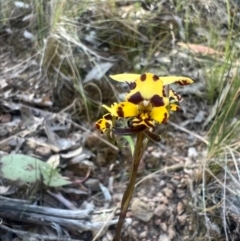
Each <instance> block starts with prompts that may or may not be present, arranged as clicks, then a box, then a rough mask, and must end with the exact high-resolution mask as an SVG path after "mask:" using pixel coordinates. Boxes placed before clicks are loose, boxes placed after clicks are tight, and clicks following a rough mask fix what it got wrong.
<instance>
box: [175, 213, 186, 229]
mask: <svg viewBox="0 0 240 241" xmlns="http://www.w3.org/2000/svg"><path fill="white" fill-rule="evenodd" d="M177 220H178V222H179V224H180V225H181V226H184V225H185V224H186V221H187V215H186V214H183V215H179V216H177Z"/></svg>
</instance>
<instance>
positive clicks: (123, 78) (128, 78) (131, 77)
mask: <svg viewBox="0 0 240 241" xmlns="http://www.w3.org/2000/svg"><path fill="white" fill-rule="evenodd" d="M139 76H140V74H116V75H110V78H112V79H113V80H116V81H119V82H134V81H135V80H136V79H137V78H139Z"/></svg>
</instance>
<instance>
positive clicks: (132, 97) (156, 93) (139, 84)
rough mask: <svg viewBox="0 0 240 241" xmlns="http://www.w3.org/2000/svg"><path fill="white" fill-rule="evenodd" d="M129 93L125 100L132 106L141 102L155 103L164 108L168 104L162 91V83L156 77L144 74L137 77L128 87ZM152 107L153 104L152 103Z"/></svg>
mask: <svg viewBox="0 0 240 241" xmlns="http://www.w3.org/2000/svg"><path fill="white" fill-rule="evenodd" d="M130 88H131V90H130V92H129V93H128V94H127V95H126V99H127V100H128V101H130V102H132V103H134V104H139V103H140V102H142V101H143V100H149V101H151V102H152V100H153V102H155V103H156V104H157V106H166V105H167V104H168V103H165V101H167V98H163V97H166V96H165V92H164V91H163V82H162V81H161V79H159V77H158V76H156V75H154V74H151V73H146V74H142V75H141V76H139V77H138V78H137V79H136V81H135V82H134V83H133V84H132V85H130ZM153 105H154V103H153Z"/></svg>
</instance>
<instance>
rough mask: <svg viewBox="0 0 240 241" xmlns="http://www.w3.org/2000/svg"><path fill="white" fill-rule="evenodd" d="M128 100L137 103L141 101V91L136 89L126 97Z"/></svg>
mask: <svg viewBox="0 0 240 241" xmlns="http://www.w3.org/2000/svg"><path fill="white" fill-rule="evenodd" d="M128 101H129V102H131V103H133V104H135V105H137V104H138V103H140V102H141V101H143V97H142V95H141V93H140V92H139V91H138V92H137V93H135V94H133V95H131V96H130V97H129V98H128Z"/></svg>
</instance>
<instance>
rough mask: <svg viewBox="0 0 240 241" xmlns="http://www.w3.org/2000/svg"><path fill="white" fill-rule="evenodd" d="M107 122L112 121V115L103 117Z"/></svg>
mask: <svg viewBox="0 0 240 241" xmlns="http://www.w3.org/2000/svg"><path fill="white" fill-rule="evenodd" d="M103 117H104V119H106V120H112V115H111V114H110V113H108V114H106V115H104V116H103Z"/></svg>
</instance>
